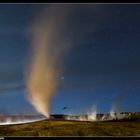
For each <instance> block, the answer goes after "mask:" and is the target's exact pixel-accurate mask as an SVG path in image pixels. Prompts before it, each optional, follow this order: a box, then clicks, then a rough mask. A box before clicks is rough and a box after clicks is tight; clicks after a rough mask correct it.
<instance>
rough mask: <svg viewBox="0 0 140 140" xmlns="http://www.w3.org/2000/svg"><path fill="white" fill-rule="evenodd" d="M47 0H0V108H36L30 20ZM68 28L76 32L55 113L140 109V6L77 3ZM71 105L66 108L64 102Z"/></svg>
mask: <svg viewBox="0 0 140 140" xmlns="http://www.w3.org/2000/svg"><path fill="white" fill-rule="evenodd" d="M47 6H48V5H45V4H42V5H39V4H0V113H8V114H24V113H36V111H35V110H34V108H33V107H32V106H31V105H30V103H29V102H28V101H27V100H26V96H25V94H26V91H25V83H24V68H25V66H26V61H27V56H28V54H29V50H30V38H29V34H28V29H29V27H30V26H29V25H30V23H31V22H32V20H33V19H34V18H35V17H36V15H37V13H38V12H39V11H40V10H42V9H43V8H44V7H45V8H47ZM72 7H73V9H72V14H71V16H70V18H69V25H70V28H68V27H67V29H66V31H67V32H69V33H70V34H71V36H73V37H74V40H73V48H72V49H71V50H70V52H69V54H68V56H67V57H66V59H65V60H64V72H63V75H62V76H61V77H60V82H59V88H58V90H57V92H56V93H55V95H54V96H53V97H52V99H51V102H50V113H53V114H56V113H84V112H86V111H87V110H88V109H90V108H91V107H92V106H94V105H96V108H97V113H102V112H110V109H111V106H112V102H113V101H114V100H115V99H116V98H119V105H120V111H140V93H139V92H140V5H139V4H137V5H136V4H90V5H87V4H81V5H78V4H75V5H73V6H72ZM65 106H66V107H68V108H67V110H62V108H63V107H65Z"/></svg>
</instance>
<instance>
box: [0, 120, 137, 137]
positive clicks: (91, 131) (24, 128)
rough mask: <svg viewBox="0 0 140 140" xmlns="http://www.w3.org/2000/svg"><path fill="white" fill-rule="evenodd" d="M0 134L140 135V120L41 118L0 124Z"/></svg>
mask: <svg viewBox="0 0 140 140" xmlns="http://www.w3.org/2000/svg"><path fill="white" fill-rule="evenodd" d="M0 136H140V122H78V121H65V120H43V121H39V122H33V123H28V124H19V125H5V126H0Z"/></svg>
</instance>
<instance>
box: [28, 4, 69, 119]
mask: <svg viewBox="0 0 140 140" xmlns="http://www.w3.org/2000/svg"><path fill="white" fill-rule="evenodd" d="M69 7H70V6H66V5H49V7H47V10H44V11H43V12H41V13H40V14H39V16H38V18H36V19H35V21H34V23H33V25H32V28H31V35H32V39H31V46H32V53H31V59H30V63H29V66H28V67H27V69H26V87H27V93H28V99H29V101H30V102H31V104H32V105H33V106H34V107H35V109H36V110H37V111H38V112H39V113H41V114H43V115H44V116H46V117H49V100H50V98H51V96H52V95H53V93H55V91H56V88H57V86H58V78H59V77H60V74H61V72H62V70H63V68H62V60H63V59H64V57H65V55H66V52H67V51H68V48H70V41H68V34H67V32H66V25H67V23H66V22H67V16H68V13H69Z"/></svg>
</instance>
